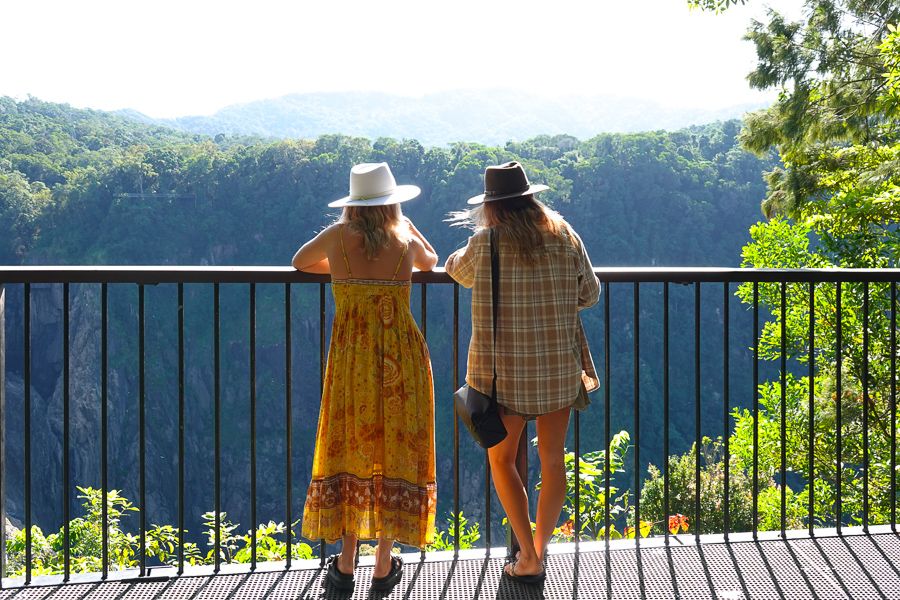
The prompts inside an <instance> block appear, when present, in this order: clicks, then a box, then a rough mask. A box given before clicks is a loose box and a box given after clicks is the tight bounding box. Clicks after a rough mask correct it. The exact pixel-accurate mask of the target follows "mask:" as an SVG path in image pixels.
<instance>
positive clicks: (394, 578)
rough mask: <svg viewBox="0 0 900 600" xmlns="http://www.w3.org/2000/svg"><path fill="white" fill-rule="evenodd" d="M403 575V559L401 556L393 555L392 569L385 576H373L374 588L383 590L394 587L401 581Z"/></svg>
mask: <svg viewBox="0 0 900 600" xmlns="http://www.w3.org/2000/svg"><path fill="white" fill-rule="evenodd" d="M402 577H403V559H402V558H400V557H399V556H391V570H390V572H389V573H388V574H387V575H385V576H384V577H373V578H372V589H373V590H376V591H379V592H383V591H387V590H390V589H392V588H393V587H394V586H395V585H397V584H398V583H400V579H401V578H402Z"/></svg>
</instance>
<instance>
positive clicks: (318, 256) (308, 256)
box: [291, 227, 332, 274]
mask: <svg viewBox="0 0 900 600" xmlns="http://www.w3.org/2000/svg"><path fill="white" fill-rule="evenodd" d="M331 231H332V228H331V227H328V228H326V229H323V230H322V231H320V232H319V234H318V235H317V236H316V237H314V238H313V239H311V240H309V241H308V242H306V243H305V244H303V246H301V247H300V249H299V250H297V253H296V254H294V259H293V260H292V261H291V265H292V266H293V267H294V268H295V269H297V270H298V271H305V272H306V273H321V274H328V273H331V265H329V264H328V254H327V252H326V250H327V248H328V244H329V242H330V237H331Z"/></svg>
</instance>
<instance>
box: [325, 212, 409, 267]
mask: <svg viewBox="0 0 900 600" xmlns="http://www.w3.org/2000/svg"><path fill="white" fill-rule="evenodd" d="M403 221H404V220H403V211H402V210H400V205H399V204H388V205H386V206H345V207H344V211H343V212H342V213H341V216H340V218H339V219H338V220H337V222H338V223H345V224H346V225H347V227H349V228H350V230H351V231H354V232H356V233H359V234H361V235H362V236H363V241H364V243H365V247H366V257H367V258H368V259H369V260H372V259H373V258H375V257H376V256H377V255H378V252H379V251H381V250H383V249H384V248H387V247H389V246H390V245H391V244H392V243H393V242H400V243H401V244H406V243H408V242H409V228H408V227H403Z"/></svg>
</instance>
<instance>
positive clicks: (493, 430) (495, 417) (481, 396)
mask: <svg viewBox="0 0 900 600" xmlns="http://www.w3.org/2000/svg"><path fill="white" fill-rule="evenodd" d="M494 235H495V234H494V230H493V229H491V308H492V312H493V329H494V343H493V345H492V346H491V351H492V352H491V353H492V354H493V358H494V379H493V381H492V382H491V394H490V396H488V395H487V394H485V393H484V392H479V391H478V390H476V389H475V388H472V387H469V386H468V384H466V385H464V386H462V387H461V388H459V389H458V390H456V393H455V394H453V402H454V405H455V406H456V414H457V415H459V418H460V419H462V422H463V424H464V425H465V426H466V429H468V430H469V433H471V434H472V437H473V438H475V441H476V442H478V445H479V446H481V447H482V448H490V447H492V446H496V445H497V444H499V443H500V442H502V441H503V439H504V438H505V437H506V427H504V426H503V421H502V420H501V419H500V411H499V408H498V405H497V313H498V311H497V303H498V300H499V294H500V259H499V252H498V250H499V249H498V245H499V244H497V243H496V241H495V239H494Z"/></svg>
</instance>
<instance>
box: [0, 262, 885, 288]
mask: <svg viewBox="0 0 900 600" xmlns="http://www.w3.org/2000/svg"><path fill="white" fill-rule="evenodd" d="M594 273H596V274H597V277H599V278H600V280H601V281H606V282H611V283H619V282H625V283H632V282H648V283H649V282H656V283H661V282H672V283H694V282H701V283H703V282H733V283H740V282H753V281H757V282H780V281H789V282H810V281H812V282H835V281H871V282H878V281H884V282H887V281H900V269H741V268H733V267H602V268H597V269H594ZM330 280H331V279H330V277H329V276H328V275H316V274H312V273H302V272H300V271H296V270H294V269H293V268H291V267H260V266H231V267H226V266H217V267H205V266H196V267H191V266H30V265H29V266H0V284H3V283H145V284H157V283H328V282H330ZM412 280H413V283H452V280H451V279H450V276H449V275H447V273H446V272H445V271H444V270H443V269H442V268H437V269H435V270H434V271H429V272H418V271H417V272H415V273H413V278H412Z"/></svg>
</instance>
